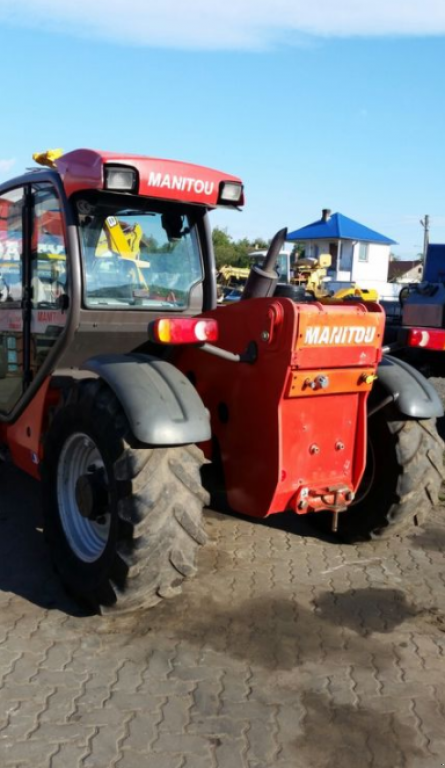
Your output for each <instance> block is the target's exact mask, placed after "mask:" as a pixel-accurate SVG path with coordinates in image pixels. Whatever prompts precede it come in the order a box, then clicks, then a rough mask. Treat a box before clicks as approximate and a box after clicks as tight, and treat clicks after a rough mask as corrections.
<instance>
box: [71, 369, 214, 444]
mask: <svg viewBox="0 0 445 768" xmlns="http://www.w3.org/2000/svg"><path fill="white" fill-rule="evenodd" d="M81 368H82V370H87V371H91V372H92V373H95V374H96V375H97V376H99V377H100V378H101V379H103V380H104V381H105V382H106V383H107V384H108V386H109V387H110V388H111V389H112V390H113V392H114V394H115V395H116V397H117V399H118V400H119V402H120V403H121V405H122V408H123V409H124V411H125V414H126V416H127V418H128V421H129V422H130V427H131V430H132V432H133V434H134V435H135V437H136V438H137V439H138V440H140V441H141V442H142V443H146V444H147V445H156V446H161V445H187V444H189V443H201V442H203V441H205V440H209V439H210V437H211V429H210V417H209V413H208V411H207V409H206V408H205V406H204V404H203V402H202V400H201V398H200V396H199V395H198V393H197V391H196V390H195V388H194V387H193V385H192V384H191V383H190V381H189V380H188V379H187V378H186V377H185V376H184V374H183V373H181V371H179V370H178V369H177V368H175V366H174V365H172V364H171V363H168V362H167V361H166V360H159V359H158V358H157V357H152V356H150V355H139V354H130V355H97V356H95V357H90V358H89V359H88V360H87V361H86V362H85V363H83V365H82V366H81Z"/></svg>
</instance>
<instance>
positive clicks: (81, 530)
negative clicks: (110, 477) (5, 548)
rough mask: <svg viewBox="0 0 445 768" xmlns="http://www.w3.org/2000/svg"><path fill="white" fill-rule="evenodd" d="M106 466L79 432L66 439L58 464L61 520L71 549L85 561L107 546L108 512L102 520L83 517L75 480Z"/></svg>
mask: <svg viewBox="0 0 445 768" xmlns="http://www.w3.org/2000/svg"><path fill="white" fill-rule="evenodd" d="M100 468H103V469H105V467H104V462H103V459H102V457H101V455H100V451H99V449H98V447H97V445H96V444H95V442H94V441H93V440H92V439H91V438H90V437H89V436H88V435H86V434H84V433H82V432H78V433H76V434H73V435H71V436H70V437H69V438H68V440H67V441H66V442H65V444H64V446H63V448H62V451H61V453H60V458H59V462H58V465H57V501H58V509H59V516H60V522H61V524H62V528H63V531H64V533H65V537H66V539H67V541H68V544H69V546H70V548H71V550H72V551H73V552H74V553H75V555H76V556H77V557H78V558H79V559H80V560H83V562H84V563H94V562H95V561H96V560H98V559H99V558H100V556H101V555H102V554H103V552H104V551H105V548H106V546H107V542H108V538H109V535H110V526H111V515H110V513H109V512H107V513H106V514H104V515H103V516H102V517H101V522H98V521H96V520H89V519H88V518H86V517H82V515H81V514H80V511H79V507H78V505H77V501H76V483H77V481H78V479H79V477H80V476H81V475H86V474H89V473H92V472H94V471H96V470H98V469H100Z"/></svg>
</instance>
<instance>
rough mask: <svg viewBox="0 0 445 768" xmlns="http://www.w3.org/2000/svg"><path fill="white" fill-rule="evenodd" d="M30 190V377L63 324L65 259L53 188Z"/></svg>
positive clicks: (65, 287) (65, 286) (63, 236)
mask: <svg viewBox="0 0 445 768" xmlns="http://www.w3.org/2000/svg"><path fill="white" fill-rule="evenodd" d="M33 192H34V217H33V226H32V236H31V289H32V292H31V297H32V299H31V300H32V310H31V349H30V368H31V372H32V376H33V377H34V376H35V375H36V373H37V371H38V370H39V368H40V366H41V365H42V364H43V362H44V361H45V359H46V357H47V355H48V354H49V352H50V351H51V348H52V347H53V346H54V344H55V343H56V341H57V339H58V337H59V336H60V334H61V333H62V331H63V329H64V327H65V324H66V318H67V313H66V311H65V310H64V308H63V303H62V301H61V297H62V296H63V295H64V294H65V293H66V292H67V258H66V245H65V234H64V226H63V214H62V210H61V207H60V201H59V198H58V196H57V194H56V192H55V190H54V188H53V187H52V186H51V185H50V184H43V183H42V184H39V185H38V186H37V185H36V186H35V187H34V189H33Z"/></svg>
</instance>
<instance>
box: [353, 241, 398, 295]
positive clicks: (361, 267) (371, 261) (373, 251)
mask: <svg viewBox="0 0 445 768" xmlns="http://www.w3.org/2000/svg"><path fill="white" fill-rule="evenodd" d="M359 251H360V243H356V244H355V245H354V255H353V264H352V276H351V279H352V282H354V283H358V285H360V284H361V283H362V282H363V281H364V280H366V281H367V282H370V281H372V282H377V283H386V281H387V280H388V266H389V253H390V248H389V245H379V244H377V243H368V261H359V258H358V257H359ZM376 287H377V286H376Z"/></svg>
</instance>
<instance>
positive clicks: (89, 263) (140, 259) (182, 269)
mask: <svg viewBox="0 0 445 768" xmlns="http://www.w3.org/2000/svg"><path fill="white" fill-rule="evenodd" d="M149 203H150V201H143V200H140V199H139V200H138V201H137V202H136V203H135V205H137V207H134V208H132V207H128V205H126V206H125V207H123V206H116V202H115V201H114V200H113V199H112V198H111V199H110V196H107V195H103V196H102V198H99V199H98V198H96V199H95V201H94V202H91V201H89V200H87V199H81V200H78V201H77V213H78V222H79V231H80V240H81V247H82V256H83V266H84V277H85V302H86V305H87V306H89V307H102V306H103V307H109V306H115V307H119V308H125V307H131V308H138V307H143V308H150V309H153V308H154V309H156V308H158V307H162V309H163V310H164V309H182V308H185V307H188V306H189V303H190V291H191V289H192V287H193V286H194V285H196V284H197V283H200V282H201V281H202V279H203V269H202V263H201V256H200V251H199V246H198V240H197V236H196V232H195V228H194V227H193V226H192V224H191V222H190V220H189V218H188V216H187V214H186V213H185V212H184V213H181V211H180V210H177V211H176V210H175V211H173V210H168V211H166V212H161V211H160V210H152V209H151V208H150V207H149Z"/></svg>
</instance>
